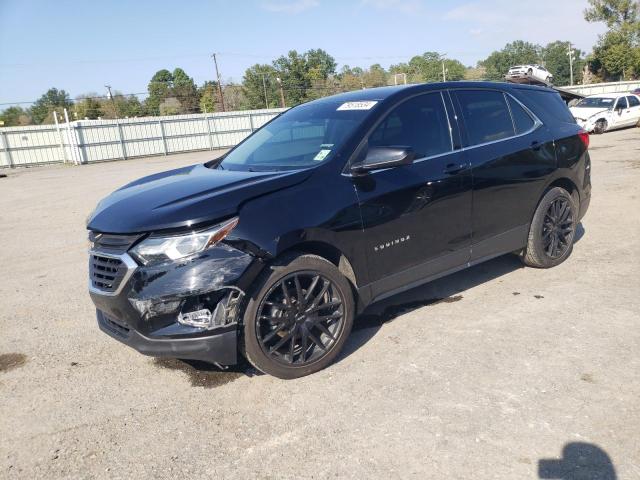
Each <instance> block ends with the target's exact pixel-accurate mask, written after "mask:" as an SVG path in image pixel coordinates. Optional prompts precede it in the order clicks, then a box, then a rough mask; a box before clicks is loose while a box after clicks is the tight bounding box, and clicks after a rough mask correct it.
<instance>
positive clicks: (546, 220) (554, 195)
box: [522, 187, 578, 268]
mask: <svg viewBox="0 0 640 480" xmlns="http://www.w3.org/2000/svg"><path fill="white" fill-rule="evenodd" d="M577 218H578V206H577V205H576V203H575V201H574V199H573V198H572V197H571V195H570V194H569V192H567V191H566V190H565V189H564V188H561V187H553V188H551V189H550V190H548V191H547V192H546V193H545V194H544V196H543V197H542V200H540V203H539V204H538V207H537V208H536V212H535V214H534V215H533V220H532V221H531V226H530V227H529V236H528V238H527V246H526V247H525V250H524V252H523V255H522V260H523V262H524V264H525V265H527V266H529V267H535V268H551V267H555V266H556V265H559V264H561V263H562V262H564V261H565V260H566V259H567V258H569V255H571V252H572V250H573V240H574V238H575V233H576V227H577Z"/></svg>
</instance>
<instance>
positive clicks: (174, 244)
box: [129, 217, 238, 265]
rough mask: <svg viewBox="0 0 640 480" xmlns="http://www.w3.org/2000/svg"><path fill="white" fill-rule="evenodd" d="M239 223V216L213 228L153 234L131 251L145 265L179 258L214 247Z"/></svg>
mask: <svg viewBox="0 0 640 480" xmlns="http://www.w3.org/2000/svg"><path fill="white" fill-rule="evenodd" d="M237 224H238V217H234V218H232V219H231V220H227V221H226V222H223V223H220V224H218V225H216V226H214V227H212V228H208V229H207V230H203V231H200V232H191V233H188V234H185V235H173V236H162V237H154V236H151V237H149V238H147V239H145V240H143V241H142V242H140V243H139V244H138V245H136V246H135V247H133V248H132V249H131V250H130V252H129V253H131V255H132V256H133V257H134V258H135V259H136V260H138V261H139V262H140V263H142V264H143V265H148V264H150V263H160V262H166V261H168V260H178V259H180V258H184V257H188V256H189V255H193V254H195V253H199V252H202V251H203V250H206V249H207V248H209V247H212V246H213V245H215V244H216V243H218V242H219V241H220V240H222V239H223V238H225V237H226V236H227V235H228V234H229V232H231V230H233V229H234V228H235V226H236V225H237Z"/></svg>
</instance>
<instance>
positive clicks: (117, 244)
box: [89, 232, 141, 254]
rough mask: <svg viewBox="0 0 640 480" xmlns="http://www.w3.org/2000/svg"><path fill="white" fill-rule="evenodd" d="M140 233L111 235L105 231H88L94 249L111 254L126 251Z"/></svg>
mask: <svg viewBox="0 0 640 480" xmlns="http://www.w3.org/2000/svg"><path fill="white" fill-rule="evenodd" d="M140 237H141V235H111V234H107V233H97V232H89V241H90V242H91V243H93V248H94V249H95V250H100V251H105V252H109V253H113V254H119V253H124V252H126V251H127V250H128V249H129V247H130V246H131V245H132V244H133V243H134V242H135V241H136V240H138V239H139V238H140Z"/></svg>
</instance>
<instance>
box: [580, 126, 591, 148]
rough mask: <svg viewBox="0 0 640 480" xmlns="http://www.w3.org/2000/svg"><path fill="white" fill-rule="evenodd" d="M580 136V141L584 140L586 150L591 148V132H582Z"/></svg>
mask: <svg viewBox="0 0 640 480" xmlns="http://www.w3.org/2000/svg"><path fill="white" fill-rule="evenodd" d="M578 136H579V137H580V140H582V143H583V144H584V148H585V149H587V148H589V132H587V131H586V130H580V132H579V133H578Z"/></svg>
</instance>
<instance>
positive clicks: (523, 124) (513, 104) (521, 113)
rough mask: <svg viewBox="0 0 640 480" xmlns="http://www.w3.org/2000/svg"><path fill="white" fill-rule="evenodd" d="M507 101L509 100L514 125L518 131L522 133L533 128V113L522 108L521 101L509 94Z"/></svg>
mask: <svg viewBox="0 0 640 480" xmlns="http://www.w3.org/2000/svg"><path fill="white" fill-rule="evenodd" d="M507 101H508V102H509V108H510V109H511V116H512V117H513V125H514V126H515V128H516V133H517V134H518V135H520V134H522V133H525V132H528V131H529V130H531V129H532V128H533V127H534V125H535V120H534V119H533V118H531V115H529V114H528V113H527V111H526V110H525V109H524V108H522V105H520V103H518V102H517V101H515V100H514V99H513V98H511V97H509V96H508V95H507Z"/></svg>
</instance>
